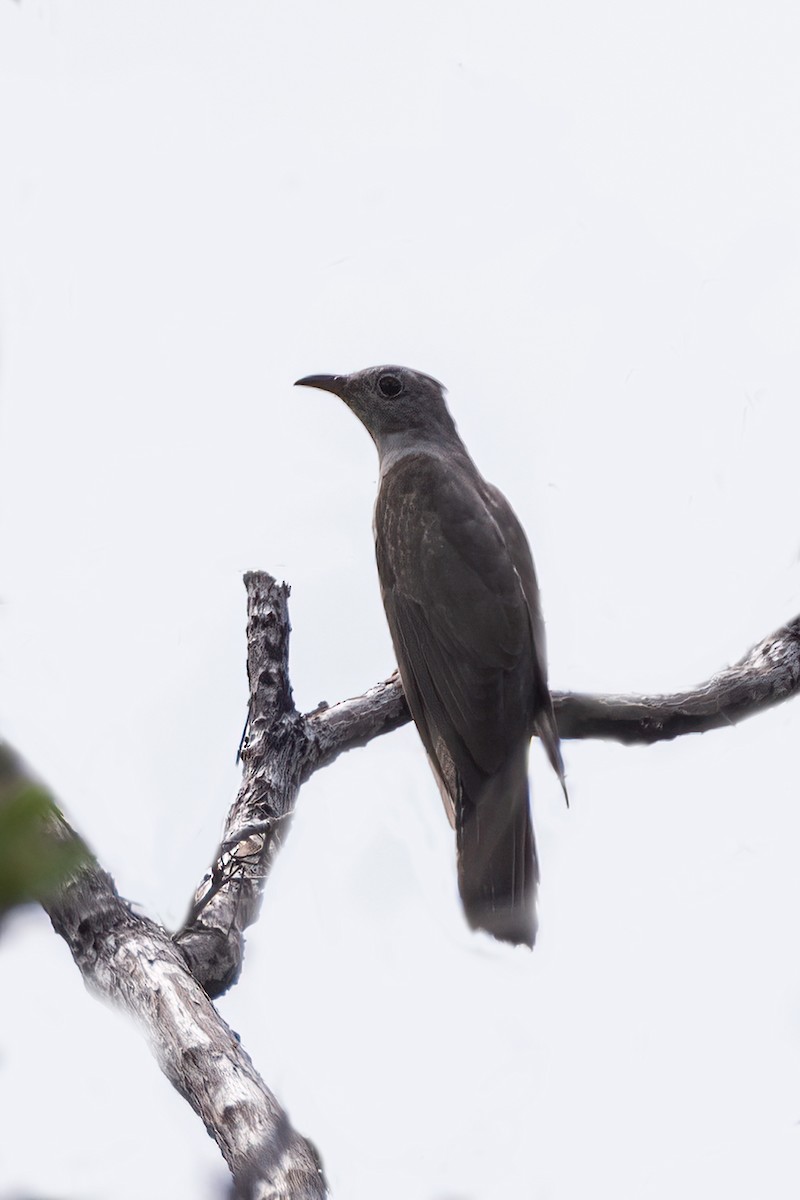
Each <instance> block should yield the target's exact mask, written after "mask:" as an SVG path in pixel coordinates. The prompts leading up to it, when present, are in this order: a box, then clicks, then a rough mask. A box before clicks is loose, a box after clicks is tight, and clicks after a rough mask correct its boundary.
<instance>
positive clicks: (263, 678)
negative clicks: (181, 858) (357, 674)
mask: <svg viewBox="0 0 800 1200" xmlns="http://www.w3.org/2000/svg"><path fill="white" fill-rule="evenodd" d="M244 582H245V587H246V588H247V676H248V679H249V681H250V707H249V717H248V726H247V730H246V737H245V739H244V742H243V745H242V762H243V764H244V766H243V771H242V784H241V787H240V788H239V793H238V795H237V797H236V799H235V800H234V802H233V805H232V806H231V809H230V812H229V813H228V816H227V819H226V821H225V829H224V831H223V835H222V842H221V844H220V846H219V848H218V850H217V853H216V857H215V859H214V862H213V864H212V866H211V868H210V870H209V871H208V872H207V873H206V875H205V876H204V877H203V879H202V881H201V883H200V885H199V887H198V888H197V891H196V892H195V895H194V900H193V902H192V906H191V908H190V910H189V915H188V917H187V919H186V922H185V924H184V926H183V928H182V929H181V930H180V931H179V932H178V933H177V934H176V935H175V942H176V944H177V945H178V946H179V947H180V949H181V950H182V951H183V953H184V955H185V956H186V960H187V962H188V963H189V966H190V967H191V970H192V974H193V975H194V976H195V978H196V979H197V980H199V982H200V983H201V984H202V985H203V987H204V988H205V990H206V991H207V992H208V994H209V996H212V997H215V996H219V995H221V994H222V993H223V992H224V991H226V990H227V989H228V988H229V987H230V986H231V985H232V984H233V983H234V982H235V981H236V980H237V979H238V977H239V973H240V971H241V967H242V958H243V955H244V930H245V929H246V928H247V926H248V925H251V924H253V922H254V921H255V920H256V918H257V917H258V912H259V909H260V907H261V899H262V896H263V892H264V886H265V883H266V879H267V875H268V874H269V870H270V867H271V866H272V863H273V861H274V859H275V856H276V854H277V853H278V850H279V849H280V847H281V845H282V843H283V839H284V837H285V836H286V832H287V829H288V824H289V820H290V818H291V814H292V811H293V809H294V805H295V800H296V799H297V792H298V790H299V788H300V782H301V777H302V771H303V765H304V763H305V759H306V753H307V746H306V729H305V723H304V721H303V719H302V717H301V716H300V714H299V713H298V712H297V709H296V708H295V706H294V700H293V699H292V688H291V684H290V683H289V634H290V632H291V625H290V624H289V608H288V600H289V591H290V589H289V587H288V585H287V584H285V583H278V582H277V581H276V580H275V579H273V578H272V576H271V575H267V574H266V573H265V572H263V571H250V572H248V573H247V574H246V575H245V577H244Z"/></svg>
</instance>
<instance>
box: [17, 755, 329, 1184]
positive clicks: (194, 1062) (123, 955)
mask: <svg viewBox="0 0 800 1200" xmlns="http://www.w3.org/2000/svg"><path fill="white" fill-rule="evenodd" d="M2 750H3V751H4V753H3V766H4V769H5V770H6V772H7V771H8V769H9V767H11V768H12V769H13V770H14V772H15V774H16V776H17V778H19V779H20V780H30V779H31V776H30V773H29V772H28V770H27V768H26V767H25V766H24V764H23V763H22V762H21V761H20V760H19V759H18V758H17V757H16V755H13V753H12V752H10V751H9V750H8V748H7V747H2ZM47 827H48V831H49V834H50V836H52V837H53V838H54V839H55V840H56V841H59V842H70V843H77V844H79V845H80V846H82V848H83V849H84V852H85V854H84V856H85V857H86V858H88V859H89V861H88V862H86V863H85V864H84V865H82V866H81V867H79V869H78V870H77V871H75V872H74V873H73V875H72V877H71V878H70V879H69V880H68V881H67V882H66V883H65V884H63V885H62V886H61V887H60V888H58V889H57V891H55V892H54V893H52V895H51V896H50V897H49V898H47V899H45V900H44V901H43V904H44V907H45V909H46V910H47V912H48V914H49V916H50V919H51V921H52V923H53V927H54V929H55V930H56V932H57V933H59V934H60V935H61V937H63V938H64V940H65V941H66V942H67V945H68V946H69V948H70V950H71V951H72V956H73V958H74V959H75V962H76V964H77V966H78V968H79V970H80V972H81V974H82V975H83V978H84V980H85V982H86V984H87V986H88V987H89V989H90V990H91V991H92V992H94V993H95V994H96V995H97V996H99V997H101V998H102V999H104V1000H107V1001H110V1002H111V1003H112V1004H113V1005H114V1006H115V1007H117V1008H122V1009H124V1010H125V1011H127V1012H128V1013H130V1015H131V1016H132V1017H133V1018H134V1019H135V1020H136V1022H137V1024H138V1025H139V1026H140V1028H141V1029H142V1031H143V1033H144V1034H145V1036H146V1038H147V1040H148V1042H149V1043H150V1046H151V1048H152V1050H153V1052H154V1053H155V1056H156V1058H157V1059H158V1062H159V1065H160V1067H161V1069H162V1071H163V1072H164V1074H165V1075H166V1076H167V1078H168V1079H169V1080H170V1082H171V1083H172V1084H173V1086H174V1087H175V1088H177V1090H178V1091H179V1092H180V1094H181V1095H182V1096H183V1097H184V1098H185V1099H186V1100H188V1102H189V1104H191V1106H192V1108H193V1109H194V1111H195V1112H196V1113H197V1115H198V1116H199V1117H200V1118H201V1120H202V1121H203V1124H204V1125H205V1127H206V1129H207V1130H208V1132H209V1133H210V1134H211V1136H212V1137H213V1138H214V1140H215V1141H216V1143H217V1145H218V1146H219V1148H220V1150H221V1151H222V1154H223V1157H224V1158H225V1161H226V1162H227V1164H228V1167H229V1168H230V1171H231V1175H232V1177H233V1182H234V1185H235V1187H236V1188H237V1194H238V1195H241V1196H243V1197H244V1196H246V1197H248V1200H324V1198H325V1196H327V1189H326V1185H325V1180H324V1177H323V1175H322V1167H321V1163H320V1160H319V1157H318V1155H317V1153H316V1151H315V1149H314V1147H313V1146H312V1144H311V1143H310V1142H309V1141H307V1140H306V1139H305V1138H304V1137H301V1136H300V1134H298V1133H296V1132H295V1130H294V1129H293V1128H292V1126H291V1125H290V1123H289V1119H288V1117H287V1116H286V1113H285V1112H284V1111H283V1109H282V1108H281V1106H280V1105H279V1104H278V1101H277V1100H276V1099H275V1097H274V1096H273V1095H272V1093H271V1092H270V1090H269V1089H268V1088H267V1086H266V1085H265V1083H264V1082H263V1080H262V1079H261V1077H260V1076H259V1074H258V1072H257V1071H256V1069H255V1067H254V1066H253V1064H252V1062H251V1061H250V1058H249V1057H248V1055H247V1054H246V1053H245V1051H244V1050H243V1049H242V1046H241V1044H240V1042H239V1039H238V1038H237V1037H236V1035H235V1034H234V1033H233V1032H232V1031H231V1030H230V1028H229V1027H228V1025H226V1023H225V1022H224V1021H223V1019H222V1018H221V1017H220V1015H219V1013H218V1012H217V1011H216V1009H215V1008H214V1006H213V1004H212V1003H211V1001H210V1000H209V999H208V997H207V996H206V994H205V992H204V991H203V989H202V987H201V986H200V985H199V984H198V983H197V981H196V980H195V979H193V977H192V975H191V974H190V972H189V970H188V969H187V966H186V962H185V961H184V959H183V957H182V956H181V954H180V952H179V951H178V950H177V949H176V947H175V946H174V944H173V942H172V939H171V938H170V936H169V934H168V933H167V932H166V931H165V930H164V929H162V928H161V927H160V926H159V925H156V924H155V922H153V921H150V920H148V919H147V918H146V917H143V916H140V915H138V914H137V913H134V912H133V911H132V909H131V906H130V904H129V903H128V902H127V901H126V900H123V899H122V898H121V897H120V896H119V894H118V893H117V890H116V888H115V886H114V883H113V880H112V879H111V877H110V876H109V875H108V874H107V873H106V872H105V871H103V870H102V868H101V867H100V866H98V864H97V862H96V861H95V860H94V859H93V858H92V857H91V855H90V853H89V851H88V849H86V847H85V845H84V843H82V841H81V839H80V838H79V837H78V835H77V834H76V833H75V832H74V830H72V829H71V828H70V826H69V825H68V824H67V822H66V821H65V820H64V819H63V817H62V816H61V815H60V814H59V813H57V812H54V813H53V814H52V815H50V816H49V817H48V818H47Z"/></svg>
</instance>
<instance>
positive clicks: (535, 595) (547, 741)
mask: <svg viewBox="0 0 800 1200" xmlns="http://www.w3.org/2000/svg"><path fill="white" fill-rule="evenodd" d="M486 490H487V495H488V499H489V505H490V507H491V509H492V511H493V512H494V513H495V515H496V518H497V521H498V523H499V525H500V526H501V528H502V529H503V532H504V537H505V541H506V545H507V546H508V549H509V553H510V554H511V558H512V560H513V563H514V566H515V567H516V570H517V573H518V575H519V577H520V580H521V581H522V587H523V590H524V592H525V598H526V600H527V602H528V611H529V613H530V618H531V634H532V637H533V650H534V657H535V660H536V670H535V683H534V686H535V688H536V702H535V711H534V728H535V730H536V732H537V733H538V735H539V737H540V738H541V740H542V745H543V746H544V748H545V750H546V752H547V757H548V759H549V760H550V765H551V766H552V768H553V770H554V771H555V772H556V774H557V775H558V778H559V780H560V781H561V787H562V788H563V790H564V797H565V799H566V801H567V804H569V796H568V794H567V784H566V779H565V775H564V760H563V759H562V757H561V742H560V740H559V736H558V726H557V724H556V718H555V713H554V712H553V701H552V700H551V698H550V690H549V688H548V686H547V645H546V640H545V632H544V619H543V617H542V608H541V603H540V600H539V586H538V584H537V582H536V571H535V568H534V565H533V556H532V555H531V548H530V545H529V544H528V539H527V537H526V536H525V530H524V529H523V528H522V526H521V524H520V522H519V519H518V518H517V514H516V513H515V512H514V510H513V508H512V507H511V505H510V504H509V503H508V500H506V498H505V496H504V495H503V493H502V492H501V491H499V489H498V488H496V487H493V486H492V485H491V484H486Z"/></svg>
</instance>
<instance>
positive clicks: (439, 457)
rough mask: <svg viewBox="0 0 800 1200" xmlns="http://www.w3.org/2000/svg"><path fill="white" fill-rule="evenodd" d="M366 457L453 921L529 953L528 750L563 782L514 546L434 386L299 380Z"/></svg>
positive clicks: (519, 541) (390, 370)
mask: <svg viewBox="0 0 800 1200" xmlns="http://www.w3.org/2000/svg"><path fill="white" fill-rule="evenodd" d="M297 383H298V384H301V385H303V386H305V387H316V388H322V389H324V390H325V391H328V392H333V393H334V395H336V396H339V397H340V398H341V399H342V400H344V402H345V404H347V406H348V407H349V408H350V409H352V411H353V412H354V413H355V415H356V416H357V417H358V418H359V419H360V420H361V421H362V422H363V424H364V425H365V426H366V428H367V430H368V431H369V433H370V434H371V435H372V438H373V440H374V442H375V445H376V446H377V449H378V454H379V457H380V483H379V486H378V498H377V501H376V504H375V521H374V529H375V550H376V555H377V560H378V575H379V577H380V584H381V591H382V593H383V603H384V608H385V609H386V618H387V621H388V623H389V630H390V632H391V635H392V642H393V643H394V649H395V653H396V655H397V663H398V667H399V669H400V678H401V680H402V683H403V688H404V690H405V694H406V698H407V700H408V707H409V708H410V710H411V715H412V717H413V718H414V722H415V724H416V726H417V729H418V731H419V735H420V737H421V738H422V741H423V744H424V746H425V749H426V750H427V752H428V758H429V760H430V763H431V766H432V768H433V771H434V774H435V776H436V779H437V782H438V784H439V789H440V791H441V793H442V798H443V800H444V803H445V809H446V811H447V814H448V817H449V818H450V822H451V824H452V825H454V827H455V830H456V846H457V854H458V886H459V891H460V893H461V899H462V902H463V905H464V911H465V913H466V916H467V920H468V921H469V923H470V925H471V926H472V927H473V928H477V929H485V930H487V931H488V932H489V933H491V934H493V935H494V936H495V937H496V938H500V939H502V940H503V941H507V942H512V943H514V944H519V943H524V944H526V945H528V946H532V945H533V942H534V939H535V937H536V890H537V884H538V880H539V866H538V862H537V857H536V844H535V841H534V836H533V825H532V822H531V813H530V804H529V799H528V748H529V745H530V739H531V736H532V735H533V734H534V733H537V734H538V735H539V736H540V738H541V739H542V741H543V743H544V745H545V747H546V750H547V753H548V756H549V758H550V762H551V763H552V765H553V767H554V768H555V770H556V771H557V772H558V774H559V777H560V779H561V781H562V785H563V782H564V769H563V764H562V761H561V752H560V748H559V740H558V730H557V727H556V723H555V718H554V716H553V707H552V703H551V700H550V693H549V691H548V689H547V663H546V658H545V638H544V625H543V622H542V616H541V611H540V607H539V590H538V587H537V585H536V575H535V573H534V569H533V560H532V558H531V552H530V548H529V546H528V541H527V538H526V537H525V533H524V531H523V529H522V526H521V525H520V523H519V521H518V520H517V517H516V516H515V514H514V511H513V510H512V508H511V506H510V504H509V503H508V501H507V500H506V498H505V496H503V494H502V493H501V492H499V491H498V490H497V488H495V487H493V486H492V485H491V484H490V483H487V482H486V480H485V479H484V478H483V477H482V475H481V474H480V473H479V471H478V469H477V467H476V466H475V464H474V462H473V461H472V459H471V458H470V456H469V454H468V453H467V450H466V447H465V446H464V443H463V442H462V441H461V438H460V437H459V436H458V432H457V430H456V426H455V423H454V421H453V418H452V417H451V416H450V413H449V411H448V409H447V405H446V404H445V400H444V389H443V388H442V385H441V384H440V383H438V382H437V381H436V380H435V379H432V378H431V377H430V376H429V375H423V374H421V373H420V372H418V371H411V370H409V369H408V368H407V367H370V368H368V369H367V370H365V371H357V372H355V373H354V374H352V375H307V376H306V377H305V378H304V379H298V381H297Z"/></svg>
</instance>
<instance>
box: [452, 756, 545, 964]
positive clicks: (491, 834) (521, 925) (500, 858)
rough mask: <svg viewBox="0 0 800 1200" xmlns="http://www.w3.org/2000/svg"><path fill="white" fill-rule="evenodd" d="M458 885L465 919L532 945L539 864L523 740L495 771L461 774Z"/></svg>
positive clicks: (515, 941)
mask: <svg viewBox="0 0 800 1200" xmlns="http://www.w3.org/2000/svg"><path fill="white" fill-rule="evenodd" d="M456 817H457V821H456V837H457V846H458V888H459V891H460V893H461V899H462V902H463V905H464V911H465V913H466V916H467V920H468V921H469V923H470V925H471V926H472V928H473V929H485V930H486V931H487V933H491V934H492V935H493V936H494V937H496V938H499V939H500V940H501V941H504V942H512V943H513V944H514V945H520V944H524V945H526V946H533V943H534V941H535V938H536V890H537V885H538V882H539V864H538V862H537V858H536V844H535V841H534V836H533V823H532V821H531V813H530V804H529V798H528V742H527V740H526V741H525V742H524V743H523V744H522V745H521V746H520V748H519V750H518V751H515V753H514V754H513V755H512V757H511V758H510V759H509V760H508V762H507V763H506V764H505V765H504V766H503V767H502V768H501V770H500V771H498V772H497V773H496V774H495V775H492V776H490V777H489V778H488V779H485V780H481V781H480V782H479V783H475V782H473V783H472V786H471V788H470V791H469V792H468V791H467V789H466V787H465V786H464V782H463V780H462V781H461V787H460V789H459V794H458V800H457V804H456Z"/></svg>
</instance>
